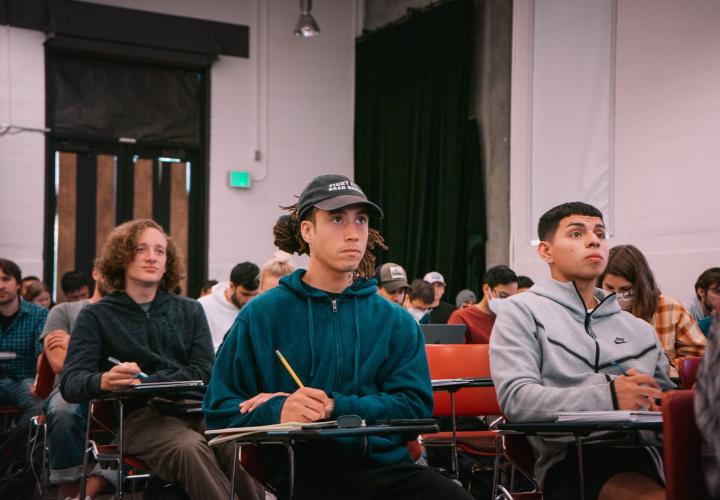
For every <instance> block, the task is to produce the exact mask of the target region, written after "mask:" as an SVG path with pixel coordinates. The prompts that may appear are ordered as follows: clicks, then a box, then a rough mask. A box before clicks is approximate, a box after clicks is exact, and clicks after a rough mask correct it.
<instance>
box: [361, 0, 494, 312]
mask: <svg viewBox="0 0 720 500" xmlns="http://www.w3.org/2000/svg"><path fill="white" fill-rule="evenodd" d="M472 18H473V14H472V1H470V0H455V1H448V2H445V3H443V4H441V5H439V6H437V7H433V8H431V9H428V10H426V11H423V12H422V13H418V14H414V15H412V16H410V17H409V18H408V19H407V20H405V21H403V22H401V23H398V24H396V25H392V26H389V27H386V28H382V29H380V30H378V31H377V32H374V33H371V34H368V35H366V36H364V37H362V38H361V39H359V40H358V42H357V45H356V95H355V179H356V181H357V182H358V184H360V186H362V188H363V190H364V191H365V192H366V194H367V195H368V197H369V198H370V199H371V200H373V201H377V203H378V204H379V205H380V206H381V207H382V208H383V210H384V212H385V218H384V219H383V220H381V221H379V222H378V223H377V227H378V229H379V230H380V232H381V233H382V234H383V236H384V237H385V241H386V242H387V244H388V246H389V247H390V250H389V251H388V252H384V253H383V252H381V254H380V255H379V256H378V262H388V261H392V262H397V263H398V264H401V265H402V266H404V267H405V268H406V270H407V272H408V275H409V277H410V278H412V277H422V276H423V274H424V273H426V272H427V271H433V270H434V271H440V272H441V273H443V274H444V275H445V280H446V281H447V284H448V291H447V293H446V295H445V300H447V301H449V302H453V301H454V297H455V294H456V293H457V291H458V290H460V289H462V288H466V287H469V288H472V289H474V290H477V288H478V283H477V276H478V274H479V275H480V276H481V275H482V273H483V272H484V255H485V250H484V242H485V201H484V196H483V187H482V165H481V155H480V146H479V131H478V127H477V124H476V122H475V120H473V119H469V118H468V109H469V107H470V92H471V69H472V66H471V56H472V53H473V50H472V40H473V37H472Z"/></svg>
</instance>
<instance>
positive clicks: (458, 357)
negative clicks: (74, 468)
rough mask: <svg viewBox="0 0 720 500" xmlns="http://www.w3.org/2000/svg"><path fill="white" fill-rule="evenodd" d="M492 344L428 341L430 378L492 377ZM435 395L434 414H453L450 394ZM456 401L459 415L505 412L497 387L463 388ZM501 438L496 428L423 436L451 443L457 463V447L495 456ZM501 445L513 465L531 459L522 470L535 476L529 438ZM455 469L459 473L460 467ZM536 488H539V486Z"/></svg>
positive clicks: (426, 440) (428, 443) (430, 443)
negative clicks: (528, 465)
mask: <svg viewBox="0 0 720 500" xmlns="http://www.w3.org/2000/svg"><path fill="white" fill-rule="evenodd" d="M489 348H490V346H489V345H487V344H429V345H426V346H425V350H426V353H427V358H428V366H429V368H430V378H432V379H446V378H469V377H475V378H483V377H490V353H489ZM434 397H435V410H434V412H433V416H434V417H452V416H453V408H452V405H451V400H450V394H449V393H447V392H443V391H436V392H435V393H434ZM454 403H455V417H461V416H500V415H501V413H502V412H501V410H500V405H499V404H498V400H497V394H496V392H495V388H494V387H473V388H464V389H461V390H459V391H458V392H456V393H455V395H454ZM453 427H454V426H453ZM498 439H499V434H498V433H497V432H496V431H492V430H478V431H453V432H440V433H437V434H428V435H424V436H421V442H422V444H423V445H425V446H438V445H444V446H449V447H450V448H451V453H452V454H453V466H454V467H456V464H457V450H461V451H463V452H465V453H468V454H470V455H475V456H486V457H495V456H496V450H497V449H498V447H497V445H498ZM501 449H503V450H504V451H506V452H509V453H506V457H507V458H509V459H510V462H511V463H512V464H513V465H515V463H516V461H517V462H518V463H523V464H524V463H525V462H529V463H530V467H529V469H528V468H527V467H518V470H519V471H520V472H521V473H522V474H523V475H526V476H527V477H528V479H530V480H531V481H533V479H532V477H531V476H530V475H528V471H529V472H532V464H533V461H534V457H533V454H532V450H531V449H529V444H528V443H527V440H526V438H525V437H524V436H519V437H517V439H513V440H511V441H507V440H506V442H505V443H503V447H502V448H501ZM528 453H529V456H528V455H527V454H528ZM453 472H455V473H457V470H454V471H453ZM533 483H534V481H533ZM536 491H538V490H537V488H536ZM534 493H535V492H533V494H534ZM513 496H515V495H513ZM493 497H494V496H493Z"/></svg>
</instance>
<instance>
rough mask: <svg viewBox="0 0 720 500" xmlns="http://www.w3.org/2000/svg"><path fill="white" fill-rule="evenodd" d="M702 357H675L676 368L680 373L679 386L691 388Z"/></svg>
mask: <svg viewBox="0 0 720 500" xmlns="http://www.w3.org/2000/svg"><path fill="white" fill-rule="evenodd" d="M700 361H702V357H699V356H689V357H687V358H678V359H677V368H678V372H679V373H680V388H681V389H692V387H693V386H694V385H695V380H696V379H697V371H698V368H699V367H700Z"/></svg>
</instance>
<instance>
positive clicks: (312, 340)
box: [307, 296, 315, 378]
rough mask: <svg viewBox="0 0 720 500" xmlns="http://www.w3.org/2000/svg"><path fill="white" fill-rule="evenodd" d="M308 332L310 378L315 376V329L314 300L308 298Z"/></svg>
mask: <svg viewBox="0 0 720 500" xmlns="http://www.w3.org/2000/svg"><path fill="white" fill-rule="evenodd" d="M307 310H308V332H309V333H310V335H309V339H310V377H311V378H312V377H314V376H315V329H314V328H313V313H312V300H311V298H310V296H307Z"/></svg>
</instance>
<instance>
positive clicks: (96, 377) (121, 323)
mask: <svg viewBox="0 0 720 500" xmlns="http://www.w3.org/2000/svg"><path fill="white" fill-rule="evenodd" d="M98 267H99V269H100V272H101V273H102V275H103V276H104V277H105V279H106V281H107V283H108V285H109V286H110V287H111V288H112V289H113V290H115V291H114V292H113V293H111V294H110V295H108V296H106V297H105V298H103V300H101V301H100V302H98V303H96V304H91V305H89V306H87V307H86V308H85V309H83V310H82V312H81V313H80V315H79V316H78V319H77V322H76V323H75V329H74V330H73V334H72V337H71V338H70V345H69V348H68V353H67V357H66V360H65V367H64V373H65V374H64V376H63V379H62V384H61V391H62V395H63V397H64V398H65V399H66V400H67V401H68V402H71V403H81V402H87V401H89V400H92V399H95V398H98V397H100V396H102V395H104V394H107V393H108V392H111V391H114V390H117V389H123V388H126V387H128V386H130V385H134V384H140V383H143V382H165V381H182V380H203V381H204V382H207V381H208V379H209V377H210V371H211V369H212V364H213V361H214V359H213V358H214V355H213V347H212V339H211V336H210V330H209V329H208V324H207V320H206V319H205V314H204V313H203V310H202V307H201V306H200V304H198V303H197V302H196V301H195V300H192V299H187V298H184V297H179V296H177V295H173V294H172V293H171V292H170V291H171V290H174V289H175V287H176V286H177V284H178V283H179V281H180V278H181V274H182V269H181V265H180V259H179V256H178V253H177V250H176V247H175V245H174V244H173V242H172V240H171V239H170V238H169V237H168V236H167V235H166V234H165V233H164V231H163V229H162V227H160V226H159V225H158V224H157V223H155V222H154V221H152V220H148V219H140V220H134V221H130V222H126V223H124V224H121V225H120V226H118V227H116V228H115V229H114V230H113V231H112V233H111V234H110V236H109V237H108V240H107V242H106V243H105V246H104V248H103V251H102V256H101V257H100V259H99V261H98ZM108 357H113V358H116V359H118V360H120V361H122V363H120V364H113V363H111V362H110V361H109V360H108ZM141 372H143V374H146V375H147V376H146V377H144V378H142V379H141V378H138V377H139V375H140V374H141ZM146 403H147V401H144V400H141V399H132V400H129V401H127V402H126V403H125V415H126V417H125V420H124V436H123V439H124V448H125V452H126V453H128V454H132V455H134V456H136V457H138V458H140V459H141V460H143V461H145V462H146V463H147V464H148V465H149V466H150V468H151V469H152V470H153V471H154V472H155V473H156V474H157V475H158V476H160V477H161V478H163V479H165V480H168V481H172V482H176V483H179V484H180V485H181V486H182V487H183V488H184V489H185V491H186V492H187V493H188V494H189V495H190V497H191V498H194V499H203V498H228V497H229V496H230V481H229V480H228V477H229V476H230V474H231V472H232V447H230V446H226V447H220V448H213V449H212V450H211V449H210V448H209V447H208V445H207V443H206V441H205V438H204V436H203V434H202V431H203V430H204V429H203V422H202V417H200V416H197V415H196V416H185V417H179V416H172V415H165V414H162V413H160V412H158V411H156V410H153V409H152V408H150V407H148V406H147V404H146ZM221 464H222V465H221ZM236 472H237V476H236V492H237V493H238V495H239V496H240V497H241V498H243V499H247V498H264V490H263V489H262V487H260V486H259V485H257V484H256V483H255V482H254V481H253V480H252V479H251V478H250V477H249V476H248V475H247V474H245V473H244V471H242V469H239V470H238V471H236ZM238 479H239V480H238Z"/></svg>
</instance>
